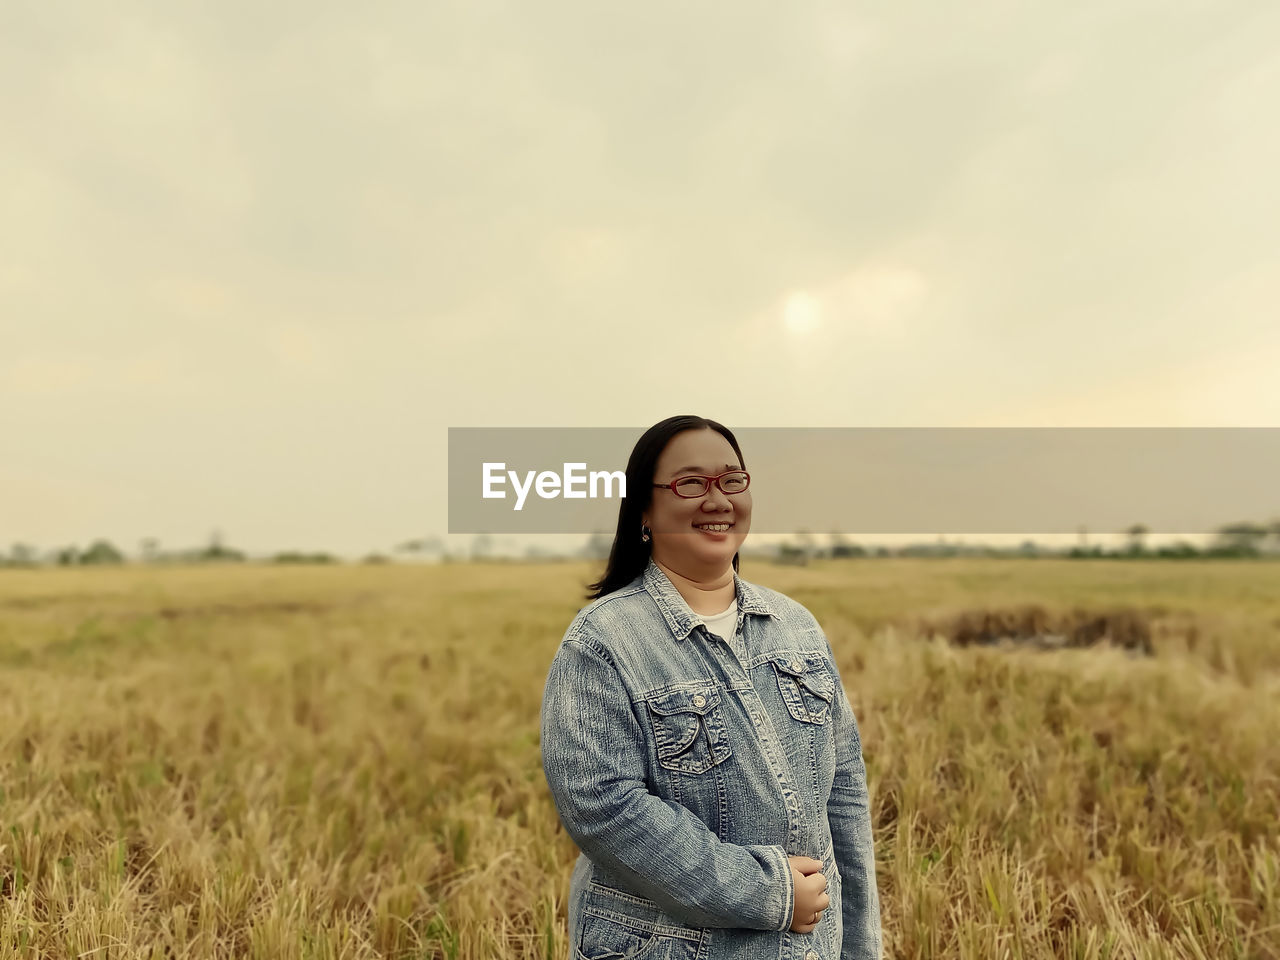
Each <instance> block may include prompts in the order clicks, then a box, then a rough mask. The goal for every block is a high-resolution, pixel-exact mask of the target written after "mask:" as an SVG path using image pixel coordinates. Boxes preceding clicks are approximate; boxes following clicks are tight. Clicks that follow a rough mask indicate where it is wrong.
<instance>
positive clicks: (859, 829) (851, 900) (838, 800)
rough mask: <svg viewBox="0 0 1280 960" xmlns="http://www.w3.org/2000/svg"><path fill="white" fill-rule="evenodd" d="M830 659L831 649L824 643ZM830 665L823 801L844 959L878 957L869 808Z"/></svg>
mask: <svg viewBox="0 0 1280 960" xmlns="http://www.w3.org/2000/svg"><path fill="white" fill-rule="evenodd" d="M827 651H828V653H830V655H831V664H832V666H833V667H835V662H836V658H835V654H834V653H833V652H832V651H831V643H830V641H828V642H827ZM835 669H836V692H835V697H834V698H833V702H832V705H831V708H832V715H833V717H834V721H833V722H834V723H835V730H834V733H835V741H836V776H835V783H834V784H833V785H832V787H831V799H830V800H828V801H827V820H828V822H829V823H830V824H831V839H832V845H833V846H834V848H835V857H836V867H837V868H838V869H839V871H840V880H841V920H842V922H843V924H844V943H843V944H841V948H840V956H841V957H842V958H844V960H880V957H881V956H882V952H883V946H882V942H881V930H880V892H879V890H878V889H877V887H876V857H875V850H874V848H873V844H872V837H871V807H870V797H869V794H868V792H867V769H866V765H865V764H864V763H863V759H862V739H861V737H860V736H859V734H858V723H857V720H856V719H854V716H853V707H852V705H851V704H850V703H849V697H848V695H847V694H846V693H845V689H844V683H843V682H842V681H841V679H840V671H839V668H838V667H837V668H835Z"/></svg>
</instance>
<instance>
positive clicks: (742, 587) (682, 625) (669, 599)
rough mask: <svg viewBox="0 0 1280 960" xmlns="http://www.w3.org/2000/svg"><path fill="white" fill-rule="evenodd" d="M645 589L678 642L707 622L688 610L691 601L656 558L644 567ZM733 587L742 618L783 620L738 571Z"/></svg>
mask: <svg viewBox="0 0 1280 960" xmlns="http://www.w3.org/2000/svg"><path fill="white" fill-rule="evenodd" d="M641 579H642V581H643V585H644V589H645V590H646V591H647V592H648V594H649V596H651V597H653V600H654V602H655V603H656V604H657V605H658V609H659V610H661V611H662V615H663V617H665V618H666V621H667V626H668V627H670V628H671V634H672V636H674V637H675V639H676V640H677V641H679V640H683V639H685V637H687V636H689V634H690V633H691V632H692V631H693V628H694V627H696V626H698V625H699V624H705V623H706V619H705V618H704V617H703V615H702V614H699V613H694V612H693V610H691V609H690V608H689V604H688V602H686V601H685V599H684V597H682V596H681V595H680V591H679V590H677V589H676V588H675V586H674V585H673V584H672V583H671V581H670V580H669V579H667V575H666V574H665V573H663V572H662V568H661V567H659V566H658V565H657V564H656V563H654V562H653V558H652V557H650V558H649V565H648V566H647V567H645V570H644V574H643V575H642V578H641ZM733 586H734V590H735V592H736V596H737V599H738V607H739V609H740V610H741V611H742V613H743V615H746V614H748V613H754V614H758V615H760V616H765V617H773V618H774V619H775V620H778V619H781V618H780V617H779V616H778V614H777V613H776V612H774V609H773V606H772V605H771V604H770V603H769V601H768V600H766V599H765V598H764V595H763V594H762V593H760V591H758V590H757V589H756V588H755V587H753V586H752V585H751V584H749V583H747V581H745V580H743V579H742V577H740V576H738V571H737V570H735V571H733Z"/></svg>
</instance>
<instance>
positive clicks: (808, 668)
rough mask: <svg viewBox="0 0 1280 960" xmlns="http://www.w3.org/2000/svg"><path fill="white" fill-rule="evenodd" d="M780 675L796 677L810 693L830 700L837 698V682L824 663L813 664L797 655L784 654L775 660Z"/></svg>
mask: <svg viewBox="0 0 1280 960" xmlns="http://www.w3.org/2000/svg"><path fill="white" fill-rule="evenodd" d="M773 665H774V667H775V669H777V670H778V672H779V673H785V674H787V675H788V676H791V677H795V678H796V680H797V681H799V682H800V684H802V685H803V686H804V687H805V689H807V690H809V692H811V693H813V694H815V695H816V696H819V697H821V698H822V699H823V700H830V699H831V698H832V697H834V696H835V690H836V682H835V678H834V677H832V676H831V671H830V670H828V669H827V666H826V664H824V663H812V662H810V661H808V660H805V659H804V658H803V657H800V656H799V655H797V654H782V655H781V656H775V657H774V658H773Z"/></svg>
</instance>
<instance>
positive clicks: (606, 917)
mask: <svg viewBox="0 0 1280 960" xmlns="http://www.w3.org/2000/svg"><path fill="white" fill-rule="evenodd" d="M745 467H746V465H745V463H744V462H743V459H742V452H741V450H739V449H738V442H737V440H736V439H735V438H734V436H733V434H732V433H731V432H730V431H729V430H728V429H727V428H726V427H724V426H722V425H721V424H719V423H716V422H715V421H712V420H706V419H704V418H702V417H692V416H683V417H672V418H670V419H668V420H664V421H662V422H661V423H659V424H656V425H655V426H653V427H651V428H650V429H649V430H648V431H646V432H645V434H644V435H643V436H642V437H641V438H640V440H639V441H638V442H637V443H636V446H635V449H634V450H632V452H631V457H630V460H629V461H628V463H627V471H626V480H627V487H626V492H627V494H628V495H627V496H626V497H625V498H624V499H623V502H622V507H621V509H620V511H619V515H618V530H617V533H616V535H615V537H614V541H613V550H612V552H611V553H610V555H609V563H608V567H607V569H606V571H605V574H604V577H603V578H602V579H601V580H599V581H598V582H596V583H594V584H591V585H590V586H591V590H592V591H593V592H592V593H591V594H590V595H589V597H588V599H590V600H591V601H592V602H591V603H590V604H589V605H588V606H586V607H584V608H583V609H582V610H580V611H579V612H578V614H577V616H576V617H575V618H574V619H573V622H572V623H570V624H569V628H568V630H567V631H566V633H565V636H564V639H563V641H562V642H561V644H560V647H559V649H558V650H557V652H556V655H555V659H554V660H553V661H552V663H551V668H550V672H549V673H548V676H547V682H546V689H545V692H544V695H543V701H542V759H543V770H544V772H545V774H546V777H547V784H548V786H549V787H550V789H551V795H552V797H553V799H554V801H555V805H556V810H557V812H558V813H559V815H560V820H561V822H562V823H563V824H564V827H565V830H566V831H567V832H568V833H569V835H570V836H571V837H572V838H573V840H574V842H575V843H576V844H577V845H578V848H579V850H580V851H581V855H580V856H579V857H578V860H577V863H576V865H575V867H574V870H573V876H572V879H571V881H570V899H569V937H570V943H571V944H572V946H571V951H572V952H571V957H572V960H632V958H635V960H765V958H769V960H779V958H795V960H834V958H844V960H871V958H879V957H880V952H881V936H880V901H879V896H878V893H877V890H876V875H875V859H874V853H873V850H872V840H871V820H870V815H869V809H868V796H867V787H866V771H865V768H864V766H863V759H862V747H861V741H860V740H859V736H858V726H857V723H856V721H855V720H854V716H853V711H852V709H851V708H850V705H849V700H848V698H847V697H846V695H845V692H844V687H843V685H842V683H841V680H840V674H839V671H838V670H837V669H836V664H835V658H834V656H833V654H832V652H831V646H830V644H829V643H828V642H827V639H826V637H825V636H824V634H823V632H822V630H821V628H820V627H819V626H818V624H817V621H815V620H814V618H813V616H812V614H810V613H809V611H808V610H806V609H805V608H804V607H803V606H801V605H800V604H799V603H797V602H796V601H794V600H792V599H790V598H789V597H786V596H784V595H783V594H781V593H779V592H777V591H776V590H771V589H769V588H767V587H762V586H758V585H756V584H753V583H748V582H747V581H745V580H743V579H742V578H741V577H740V576H738V549H739V547H741V545H742V542H743V540H744V539H745V538H746V535H747V531H748V530H749V529H750V526H751V504H752V501H751V492H750V489H749V486H750V476H749V474H747V473H746V470H745Z"/></svg>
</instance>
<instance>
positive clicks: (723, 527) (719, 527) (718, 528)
mask: <svg viewBox="0 0 1280 960" xmlns="http://www.w3.org/2000/svg"><path fill="white" fill-rule="evenodd" d="M694 526H695V527H697V528H698V529H699V530H707V531H710V532H711V533H728V532H729V528H730V527H732V526H733V524H732V523H695V524H694Z"/></svg>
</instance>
